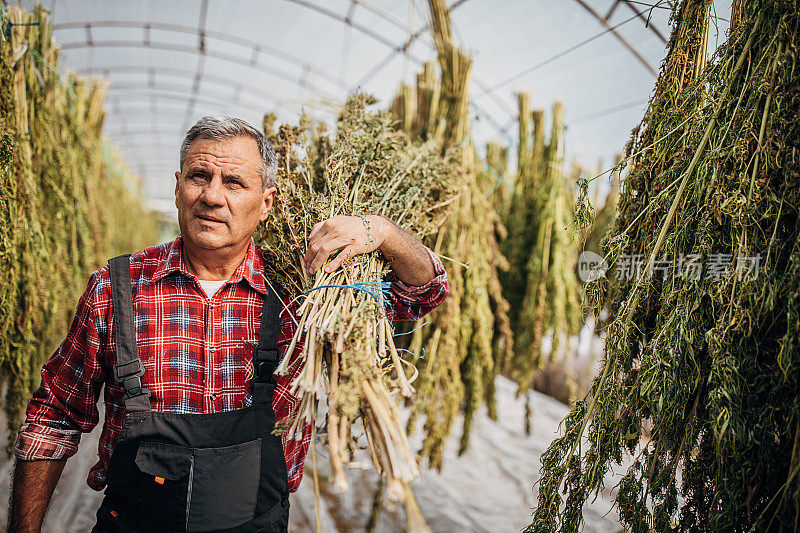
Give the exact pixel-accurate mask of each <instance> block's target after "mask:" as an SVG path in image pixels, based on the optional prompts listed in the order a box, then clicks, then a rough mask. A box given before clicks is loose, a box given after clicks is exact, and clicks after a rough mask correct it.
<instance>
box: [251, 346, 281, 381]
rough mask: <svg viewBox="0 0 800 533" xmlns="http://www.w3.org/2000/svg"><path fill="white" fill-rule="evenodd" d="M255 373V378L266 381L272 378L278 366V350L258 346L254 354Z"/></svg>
mask: <svg viewBox="0 0 800 533" xmlns="http://www.w3.org/2000/svg"><path fill="white" fill-rule="evenodd" d="M253 366H254V368H255V369H254V375H253V379H254V380H255V381H257V382H260V383H264V382H267V381H269V380H270V379H271V378H272V375H273V373H274V372H275V369H276V368H277V367H278V350H261V349H259V348H256V350H255V353H254V354H253Z"/></svg>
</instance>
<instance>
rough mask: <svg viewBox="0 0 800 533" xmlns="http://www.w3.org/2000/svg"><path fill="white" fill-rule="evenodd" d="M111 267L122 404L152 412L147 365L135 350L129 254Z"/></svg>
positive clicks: (116, 375)
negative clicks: (145, 384) (145, 383)
mask: <svg viewBox="0 0 800 533" xmlns="http://www.w3.org/2000/svg"><path fill="white" fill-rule="evenodd" d="M108 268H109V272H110V273H111V299H112V305H113V316H114V346H115V347H116V349H117V361H116V364H115V365H114V379H115V380H116V381H117V382H119V383H122V386H123V387H125V396H124V397H123V401H124V402H125V409H126V410H127V411H129V412H131V411H149V410H150V391H149V390H147V389H146V388H144V387H142V375H144V365H142V360H141V359H140V358H139V350H138V348H137V347H136V329H135V327H134V324H133V297H132V295H131V266H130V254H125V255H120V256H119V257H115V258H113V259H110V260H109V261H108Z"/></svg>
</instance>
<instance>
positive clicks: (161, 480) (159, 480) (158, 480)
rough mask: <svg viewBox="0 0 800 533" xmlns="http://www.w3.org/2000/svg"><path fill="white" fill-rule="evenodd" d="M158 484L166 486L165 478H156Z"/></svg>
mask: <svg viewBox="0 0 800 533" xmlns="http://www.w3.org/2000/svg"><path fill="white" fill-rule="evenodd" d="M156 483H158V484H159V485H163V484H164V478H163V477H158V476H156Z"/></svg>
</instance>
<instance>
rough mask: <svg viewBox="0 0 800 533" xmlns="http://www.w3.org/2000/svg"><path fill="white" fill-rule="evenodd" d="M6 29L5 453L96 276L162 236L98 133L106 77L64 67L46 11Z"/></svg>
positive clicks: (9, 11) (0, 129) (0, 248)
mask: <svg viewBox="0 0 800 533" xmlns="http://www.w3.org/2000/svg"><path fill="white" fill-rule="evenodd" d="M2 15H3V16H2V18H1V19H0V20H2V28H0V34H1V35H2V38H0V81H2V83H0V87H1V88H0V272H2V273H3V282H2V283H0V376H1V379H2V380H3V381H4V382H5V383H7V385H8V388H7V392H6V396H5V412H6V415H7V420H8V428H9V433H10V438H9V445H8V447H7V450H6V451H7V452H8V453H9V454H10V453H11V448H12V446H13V444H14V441H15V434H16V431H17V429H18V427H19V425H20V424H21V423H22V421H23V419H24V416H25V412H24V410H25V406H26V404H27V401H28V400H29V399H30V396H31V394H32V392H33V390H34V389H35V388H36V387H38V385H39V382H40V375H39V371H40V370H41V367H42V364H43V363H44V361H45V360H46V359H47V358H48V357H49V356H50V355H51V353H52V351H53V350H54V349H55V348H56V347H57V346H58V344H59V343H60V342H61V341H62V340H63V338H64V335H65V334H66V332H67V330H68V328H69V324H70V321H71V320H72V315H73V313H74V309H75V303H76V302H77V301H78V298H79V296H80V294H81V293H82V292H83V290H84V289H85V287H86V280H87V278H88V276H89V274H91V272H92V271H93V270H95V269H97V268H99V267H100V266H102V265H103V264H104V263H105V262H106V260H107V259H108V257H112V256H114V255H117V254H119V253H123V252H125V251H130V250H132V249H133V250H138V249H141V248H144V247H145V246H149V245H152V244H156V241H157V238H158V222H157V218H156V216H155V214H154V213H152V212H151V211H150V210H148V209H147V208H146V207H145V205H144V201H143V198H142V197H141V195H140V194H139V193H138V192H137V191H136V190H135V188H134V187H133V186H132V180H131V178H130V176H129V175H128V173H127V171H126V170H125V169H124V168H123V167H122V165H121V163H120V159H119V158H118V157H117V155H116V154H115V153H114V152H113V151H112V149H111V148H110V147H109V146H108V144H107V143H106V141H105V139H104V138H103V136H102V128H103V121H104V118H105V111H104V109H103V102H104V99H105V94H106V84H105V83H104V82H102V81H92V82H88V81H86V80H84V79H82V78H79V77H76V76H66V75H63V74H60V73H59V72H58V49H57V48H56V47H55V45H54V43H53V40H52V24H51V22H50V17H49V15H48V14H47V12H46V11H45V10H44V9H42V8H41V7H37V8H36V9H35V11H34V12H33V13H30V12H27V11H24V10H22V9H20V8H17V7H13V6H10V7H6V8H5V9H4V10H3V13H2Z"/></svg>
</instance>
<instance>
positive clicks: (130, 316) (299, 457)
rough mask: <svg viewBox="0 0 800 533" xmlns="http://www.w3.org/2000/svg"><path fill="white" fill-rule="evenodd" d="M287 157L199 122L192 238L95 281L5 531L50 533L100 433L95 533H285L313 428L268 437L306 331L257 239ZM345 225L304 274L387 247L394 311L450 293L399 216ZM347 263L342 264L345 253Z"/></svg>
mask: <svg viewBox="0 0 800 533" xmlns="http://www.w3.org/2000/svg"><path fill="white" fill-rule="evenodd" d="M276 169H277V157H276V155H275V152H274V151H273V150H272V148H271V147H270V146H269V143H268V142H267V141H266V139H265V138H264V136H263V134H262V133H261V132H259V131H258V130H257V129H255V128H253V127H252V126H250V125H249V124H247V123H246V122H244V121H242V120H238V119H233V118H229V117H205V118H203V119H201V120H200V121H198V122H197V124H195V125H194V126H193V127H192V128H191V129H190V130H189V132H188V133H187V134H186V137H185V139H184V141H183V144H182V146H181V151H180V171H179V172H176V173H175V177H176V184H175V205H176V206H177V208H178V222H179V226H180V234H179V235H178V237H177V238H176V239H175V240H174V241H173V242H171V243H165V244H162V245H160V246H154V247H150V248H146V249H145V250H142V251H140V252H137V253H135V254H134V255H132V256H130V255H125V256H120V257H117V258H114V259H112V260H111V261H109V264H108V265H107V266H104V267H103V268H101V269H100V270H98V271H96V272H94V273H93V274H92V276H91V277H90V279H89V283H88V286H87V288H86V290H85V292H84V293H83V295H82V296H81V298H80V301H79V303H78V307H77V310H76V313H75V317H74V320H73V322H72V325H71V327H70V330H69V332H68V334H67V337H66V339H65V340H64V342H63V343H62V344H61V345H60V346H59V347H58V349H57V350H56V351H55V353H54V354H53V355H52V356H51V357H50V359H49V360H48V361H47V362H46V363H45V365H44V367H43V368H42V382H41V386H40V387H39V389H38V390H37V391H36V392H35V393H34V395H33V398H32V399H31V400H30V402H29V404H28V409H27V417H26V420H25V423H24V424H23V425H22V426H21V427H20V430H19V437H18V439H17V441H16V443H15V447H14V453H15V456H16V458H17V462H16V469H15V473H14V485H13V490H12V510H11V519H10V523H11V530H12V531H38V530H39V529H40V528H41V524H42V520H43V517H44V514H45V511H46V509H47V505H48V503H49V501H50V498H51V496H52V493H53V489H54V487H55V485H56V483H57V481H58V478H59V476H60V475H61V471H62V469H63V468H64V464H65V462H66V459H67V458H68V457H70V456H71V455H73V454H74V453H75V452H76V451H77V448H78V442H79V440H80V436H81V433H82V432H88V431H91V430H92V428H93V427H94V426H95V425H96V424H97V422H98V418H99V415H98V410H97V400H98V397H99V394H100V388H101V386H102V385H103V384H105V386H106V387H105V406H106V407H105V424H104V426H103V432H102V434H101V436H100V446H99V461H98V462H97V464H95V465H94V466H93V467H92V468H91V470H90V472H89V477H88V484H89V486H90V487H92V488H93V489H95V490H101V489H103V487H106V491H105V497H104V499H103V503H102V505H101V506H100V509H99V510H98V512H97V524H96V525H95V527H94V529H93V531H96V532H107V531H147V532H154V531H225V532H231V533H232V532H255V531H285V530H286V527H287V522H288V509H289V502H288V496H289V493H290V492H293V491H295V490H296V489H297V487H298V485H299V483H300V479H301V477H302V473H303V468H302V466H303V461H304V459H305V455H306V451H307V450H308V446H309V440H310V429H311V428H310V427H307V428H306V431H305V433H304V435H305V438H304V439H302V440H301V441H300V442H296V441H294V440H291V439H282V438H281V437H277V436H274V435H272V434H271V431H272V430H273V428H274V426H275V422H276V419H277V420H281V419H283V418H285V417H287V416H290V415H291V414H293V413H294V412H296V410H297V408H298V407H299V401H298V398H296V397H293V396H292V394H291V393H290V392H289V383H290V382H291V380H292V379H293V377H294V375H296V373H297V372H299V371H300V365H295V367H294V370H293V375H288V376H273V371H274V369H275V367H276V366H277V364H278V362H279V360H280V359H281V357H297V356H298V354H299V353H300V350H301V348H302V347H301V346H297V348H296V350H295V351H294V353H293V354H287V353H285V352H286V350H287V348H288V344H289V342H288V341H289V340H290V339H291V338H292V335H293V332H294V327H295V326H294V322H293V319H292V316H291V314H292V313H293V312H294V310H295V309H296V308H297V305H298V302H297V301H295V300H296V299H295V298H294V296H295V295H279V294H276V293H275V292H274V289H273V288H272V287H276V285H275V284H274V283H269V282H268V281H267V280H266V279H265V277H264V274H263V272H264V262H263V258H262V256H261V253H260V250H259V248H258V247H257V246H256V245H255V243H254V241H253V237H252V236H253V232H254V231H255V229H256V226H257V225H258V224H259V222H261V221H263V220H265V219H266V218H267V216H269V212H270V210H271V208H272V206H273V202H274V200H275V195H276V188H275V174H276ZM367 218H368V222H369V223H368V224H365V223H364V221H363V220H362V219H361V218H360V217H345V216H339V217H334V218H331V219H329V220H326V221H324V222H322V223H320V224H317V226H315V227H314V228H313V229H312V232H311V234H310V238H309V244H308V250H307V252H306V255H305V258H304V261H305V267H306V269H307V271H308V272H309V273H313V272H315V271H316V270H317V269H319V268H320V267H322V266H323V265H325V263H326V261H328V259H329V258H331V256H333V255H334V254H336V255H335V256H334V257H333V259H332V260H331V261H330V262H329V263H328V265H327V266H326V268H328V267H330V268H337V267H338V265H339V264H340V263H341V262H342V261H344V260H346V259H347V258H348V257H352V256H353V255H355V254H361V253H368V252H371V251H373V250H375V249H380V250H381V251H382V252H383V253H384V254H386V255H387V256H388V257H390V258H393V259H392V272H391V273H390V274H389V278H390V281H391V289H390V295H389V304H388V309H387V312H388V313H389V314H390V317H391V318H393V319H395V320H402V319H416V318H419V317H420V316H422V315H424V314H426V313H428V312H429V311H431V310H432V309H434V308H435V307H436V306H438V305H439V304H440V303H442V301H443V300H444V299H445V298H446V297H447V294H448V292H449V286H448V284H447V277H446V274H445V271H444V268H443V266H442V264H441V262H440V261H439V260H438V259H437V258H436V256H435V255H434V254H433V252H431V251H430V250H429V249H428V248H426V247H425V246H424V245H423V244H422V243H421V242H420V241H419V239H418V238H416V237H415V236H414V235H412V234H410V233H408V232H407V231H405V230H403V229H401V228H400V227H398V226H397V225H395V224H394V223H392V222H390V221H389V220H387V219H385V218H382V217H379V216H376V215H367ZM337 252H338V253H337Z"/></svg>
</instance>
